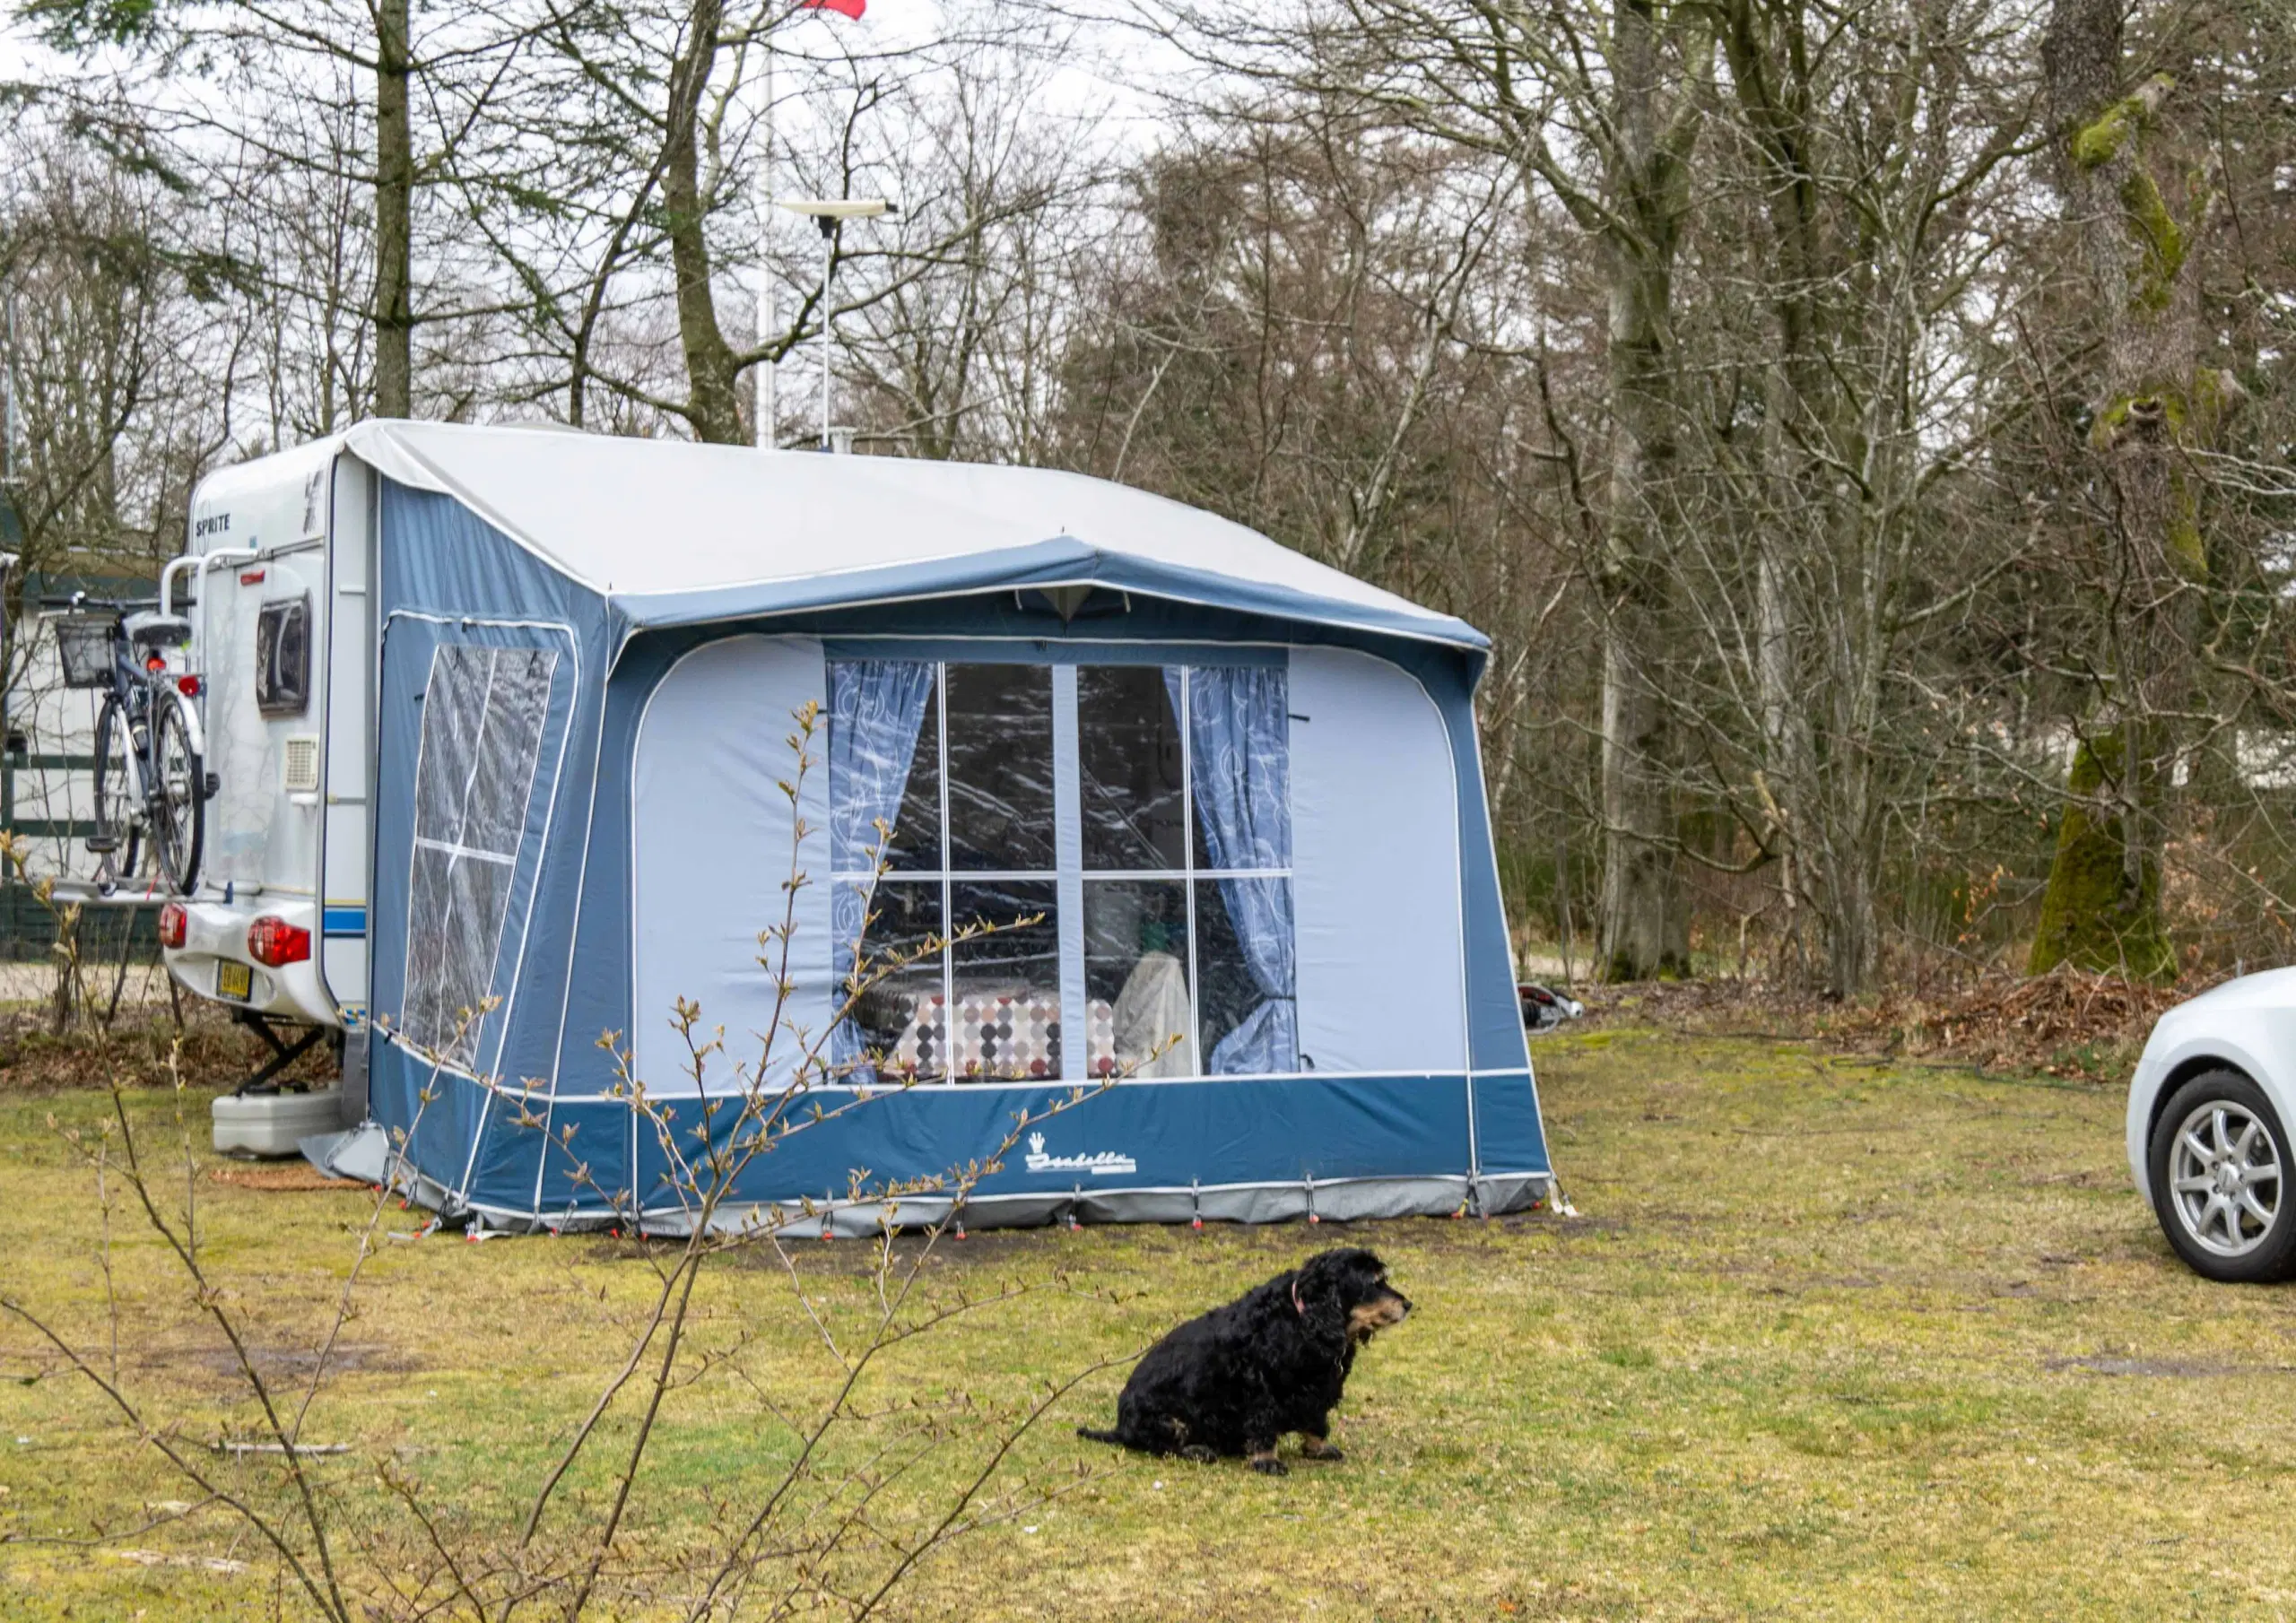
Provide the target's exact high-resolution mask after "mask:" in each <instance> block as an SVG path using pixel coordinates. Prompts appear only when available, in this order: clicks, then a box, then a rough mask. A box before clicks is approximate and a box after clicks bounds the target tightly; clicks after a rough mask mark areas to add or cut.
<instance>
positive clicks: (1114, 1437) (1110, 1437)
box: [1076, 1426, 1131, 1448]
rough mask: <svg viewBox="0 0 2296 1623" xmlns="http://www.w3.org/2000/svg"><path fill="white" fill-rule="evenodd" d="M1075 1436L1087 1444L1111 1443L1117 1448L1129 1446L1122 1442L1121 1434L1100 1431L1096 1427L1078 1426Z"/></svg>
mask: <svg viewBox="0 0 2296 1623" xmlns="http://www.w3.org/2000/svg"><path fill="white" fill-rule="evenodd" d="M1076 1435H1077V1436H1080V1437H1083V1439H1084V1440H1085V1441H1086V1442H1088V1443H1113V1444H1115V1445H1117V1446H1118V1448H1128V1447H1130V1446H1131V1445H1130V1444H1128V1443H1126V1441H1125V1440H1124V1437H1123V1436H1122V1434H1120V1433H1118V1432H1113V1431H1102V1430H1100V1429H1099V1428H1097V1427H1091V1426H1079V1427H1078V1428H1076Z"/></svg>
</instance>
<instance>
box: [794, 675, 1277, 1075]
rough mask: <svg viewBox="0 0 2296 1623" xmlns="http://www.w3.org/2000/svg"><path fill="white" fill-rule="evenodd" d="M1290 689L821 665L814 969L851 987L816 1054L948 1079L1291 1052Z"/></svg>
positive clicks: (1132, 1068)
mask: <svg viewBox="0 0 2296 1623" xmlns="http://www.w3.org/2000/svg"><path fill="white" fill-rule="evenodd" d="M1286 685H1287V684H1286V676H1285V673H1284V672H1283V670H1282V669H1280V668H1273V667H1257V666H1254V667H1224V666H1198V667H1187V668H1182V667H1170V668H1166V667H1160V666H1155V665H1084V666H1072V667H1054V666H1046V665H1022V664H942V663H937V662H932V661H912V660H838V661H832V662H831V664H830V669H829V697H830V713H831V720H830V801H831V863H832V866H833V868H834V870H835V878H834V883H835V887H836V889H835V893H834V896H835V901H834V907H835V915H836V931H835V937H836V951H837V955H838V957H837V965H836V968H837V970H838V973H839V978H840V979H843V978H844V977H846V976H850V975H852V974H853V972H854V970H855V968H856V967H857V965H860V966H862V967H863V968H864V970H865V974H864V976H863V979H864V980H865V981H866V982H867V983H868V984H866V985H861V986H859V987H858V988H857V991H856V994H855V995H856V999H857V1001H856V1004H855V1007H854V1009H853V1011H852V1017H851V1018H850V1019H848V1020H846V1021H845V1022H844V1023H843V1024H842V1025H841V1026H840V1027H839V1030H838V1032H837V1042H836V1044H835V1048H834V1054H835V1057H836V1058H837V1059H838V1061H839V1063H842V1064H845V1065H848V1066H851V1067H854V1068H857V1069H865V1070H869V1071H874V1072H878V1073H879V1074H888V1075H896V1074H897V1075H901V1076H914V1077H916V1078H918V1079H920V1080H926V1079H931V1080H942V1079H948V1080H955V1081H986V1080H1009V1079H1045V1080H1055V1079H1059V1078H1061V1077H1064V1076H1066V1077H1072V1078H1073V1077H1105V1076H1109V1075H1115V1074H1123V1075H1127V1076H1129V1075H1138V1076H1147V1077H1181V1076H1198V1075H1215V1076H1216V1075H1265V1074H1283V1073H1288V1072H1294V1071H1296V1070H1298V1069H1299V1039H1298V1028H1297V1020H1296V1017H1295V1015H1294V1012H1293V1003H1292V991H1293V968H1292V953H1293V944H1292V923H1291V867H1290V864H1291V802H1290V774H1289V769H1288V764H1289V731H1288V717H1287V715H1286V712H1285V699H1286ZM1064 897H1065V898H1067V899H1066V901H1065V903H1064ZM1064 907H1067V908H1068V909H1069V911H1066V912H1065V911H1064ZM1072 913H1073V916H1071V915H1072ZM952 938H953V939H952ZM891 959H898V960H899V964H898V967H897V968H893V969H892V970H891V972H890V973H884V970H885V968H886V966H887V963H888V961H889V960H891ZM1064 971H1065V973H1064ZM1072 1046H1073V1051H1072Z"/></svg>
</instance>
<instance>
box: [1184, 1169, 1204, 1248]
mask: <svg viewBox="0 0 2296 1623" xmlns="http://www.w3.org/2000/svg"><path fill="white" fill-rule="evenodd" d="M1187 1203H1188V1209H1189V1211H1192V1212H1193V1213H1194V1214H1195V1215H1194V1217H1192V1218H1191V1219H1189V1222H1188V1227H1189V1228H1193V1229H1195V1230H1196V1233H1198V1234H1202V1233H1203V1232H1204V1190H1203V1187H1202V1185H1200V1184H1199V1183H1198V1181H1197V1180H1196V1179H1195V1178H1190V1179H1188V1181H1187Z"/></svg>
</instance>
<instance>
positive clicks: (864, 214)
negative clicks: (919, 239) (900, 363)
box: [781, 197, 896, 451]
mask: <svg viewBox="0 0 2296 1623" xmlns="http://www.w3.org/2000/svg"><path fill="white" fill-rule="evenodd" d="M781 206H782V207H783V208H785V209H787V210H788V211H789V212H790V213H793V214H805V215H810V216H811V217H812V219H813V223H814V224H815V225H817V226H819V227H820V228H821V233H822V446H821V448H822V450H824V451H826V450H828V449H830V448H831V447H830V438H829V429H830V422H829V364H830V363H829V343H830V325H831V322H832V321H833V320H834V319H835V316H834V313H833V312H834V310H835V308H836V307H835V306H834V305H833V304H831V292H832V291H833V290H832V289H831V279H832V278H833V277H834V276H835V275H836V273H837V232H838V228H839V226H841V225H843V224H844V223H845V222H846V221H848V220H879V219H883V217H884V216H885V215H887V214H891V213H895V212H896V211H895V209H894V206H893V205H892V204H890V203H888V202H886V201H885V200H884V199H883V197H791V198H787V199H785V200H784V201H783V203H782V204H781Z"/></svg>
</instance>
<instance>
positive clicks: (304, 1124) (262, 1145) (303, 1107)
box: [213, 1088, 343, 1156]
mask: <svg viewBox="0 0 2296 1623" xmlns="http://www.w3.org/2000/svg"><path fill="white" fill-rule="evenodd" d="M213 1115H214V1118H215V1150H216V1152H217V1153H218V1154H220V1155H245V1156H290V1155H298V1154H300V1153H301V1150H300V1148H299V1146H300V1144H301V1143H302V1141H304V1140H305V1139H307V1138H309V1137H311V1136H312V1135H313V1134H315V1133H337V1132H340V1131H341V1130H342V1128H343V1094H342V1091H341V1090H340V1089H335V1088H328V1089H325V1090H324V1091H320V1092H313V1093H248V1094H239V1093H227V1094H224V1095H222V1097H221V1098H218V1099H217V1100H216V1101H215V1104H214V1108H213Z"/></svg>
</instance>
